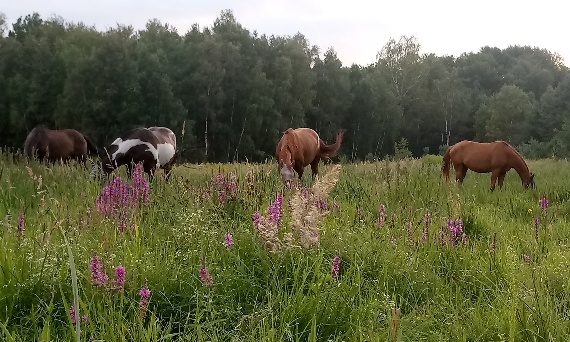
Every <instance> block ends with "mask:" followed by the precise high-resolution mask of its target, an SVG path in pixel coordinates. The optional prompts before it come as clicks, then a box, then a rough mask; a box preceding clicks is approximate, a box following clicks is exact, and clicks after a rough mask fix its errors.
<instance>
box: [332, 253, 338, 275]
mask: <svg viewBox="0 0 570 342" xmlns="http://www.w3.org/2000/svg"><path fill="white" fill-rule="evenodd" d="M339 270H340V257H339V256H338V255H335V256H334V258H333V261H332V267H331V275H332V277H333V278H336V277H338V272H339Z"/></svg>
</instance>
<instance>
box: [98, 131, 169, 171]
mask: <svg viewBox="0 0 570 342" xmlns="http://www.w3.org/2000/svg"><path fill="white" fill-rule="evenodd" d="M176 156H177V154H176V136H175V135H174V133H173V132H172V131H171V130H170V129H168V128H166V127H150V128H136V129H133V130H132V131H130V132H128V133H127V134H125V135H124V136H122V137H120V138H117V139H115V141H114V142H113V143H112V144H111V146H109V147H108V148H106V149H105V152H103V153H102V155H101V164H102V169H103V172H105V174H109V173H111V172H112V171H113V170H114V169H116V168H118V167H120V166H122V165H126V166H127V173H128V174H129V176H130V175H131V174H132V168H133V166H134V165H135V164H138V163H142V166H143V169H144V172H146V173H147V174H148V175H149V176H151V177H152V176H153V175H154V172H155V171H156V169H157V168H158V167H161V168H164V169H165V172H166V176H167V178H168V176H169V174H170V171H171V169H172V165H173V163H174V160H175V159H176ZM91 173H92V175H93V174H95V166H94V167H93V170H92V172H91Z"/></svg>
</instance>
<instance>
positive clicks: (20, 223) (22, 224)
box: [18, 205, 26, 232]
mask: <svg viewBox="0 0 570 342" xmlns="http://www.w3.org/2000/svg"><path fill="white" fill-rule="evenodd" d="M25 219H26V216H25V214H24V205H22V206H21V207H20V217H19V219H18V230H19V231H20V232H23V231H25V230H26V222H25Z"/></svg>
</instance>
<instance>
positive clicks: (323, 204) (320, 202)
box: [315, 198, 329, 210]
mask: <svg viewBox="0 0 570 342" xmlns="http://www.w3.org/2000/svg"><path fill="white" fill-rule="evenodd" d="M315 204H316V206H317V208H319V209H320V210H328V208H329V205H328V204H327V202H326V201H325V200H323V199H322V198H319V199H318V200H317V201H316V203H315Z"/></svg>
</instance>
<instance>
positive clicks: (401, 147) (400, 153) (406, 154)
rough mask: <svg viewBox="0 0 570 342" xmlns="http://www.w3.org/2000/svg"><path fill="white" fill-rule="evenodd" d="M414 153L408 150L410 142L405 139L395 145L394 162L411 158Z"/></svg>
mask: <svg viewBox="0 0 570 342" xmlns="http://www.w3.org/2000/svg"><path fill="white" fill-rule="evenodd" d="M411 156H412V152H411V151H410V150H409V149H408V141H407V140H406V139H404V138H402V139H400V140H399V141H397V142H396V144H394V160H401V159H405V158H410V157H411Z"/></svg>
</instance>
